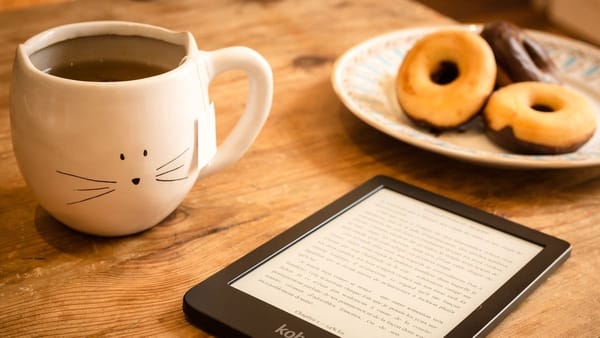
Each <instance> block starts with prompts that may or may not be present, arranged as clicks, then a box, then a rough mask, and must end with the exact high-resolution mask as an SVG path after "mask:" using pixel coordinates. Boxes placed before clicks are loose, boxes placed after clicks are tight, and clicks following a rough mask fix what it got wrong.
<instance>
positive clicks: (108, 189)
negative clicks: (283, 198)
mask: <svg viewBox="0 0 600 338" xmlns="http://www.w3.org/2000/svg"><path fill="white" fill-rule="evenodd" d="M189 149H190V148H189V147H188V148H186V149H185V150H184V151H182V152H181V153H179V154H178V155H177V156H175V157H174V158H172V159H170V160H169V161H167V162H166V163H164V164H162V165H161V166H159V167H158V168H156V169H155V172H156V173H155V176H154V178H155V180H156V181H157V182H177V181H182V180H185V179H187V178H188V176H187V175H185V176H180V177H175V178H164V176H165V175H167V174H170V173H177V172H178V171H179V170H180V169H182V168H184V166H185V164H180V163H179V162H177V161H178V160H180V159H181V158H182V157H183V156H184V155H185V154H186V153H187V152H188V151H189ZM142 155H143V156H144V157H147V156H148V150H147V149H144V151H143V153H142ZM119 158H120V160H121V161H124V160H125V154H124V153H121V154H120V155H119ZM173 165H174V166H175V167H172V166H173ZM56 173H58V174H60V175H64V176H68V177H72V178H74V179H77V180H81V181H84V182H86V183H87V182H94V183H103V184H102V185H100V186H95V187H82V188H75V189H73V190H74V191H77V192H93V193H97V194H95V195H92V196H86V197H84V198H82V199H78V200H75V201H70V202H67V203H66V204H67V205H74V204H79V203H83V202H87V201H91V200H94V199H96V198H99V197H103V196H106V195H108V194H110V193H113V192H115V191H116V190H117V188H116V184H117V183H118V182H117V181H116V180H106V179H97V178H90V177H85V176H82V175H78V174H73V173H69V172H66V171H62V170H56ZM131 183H132V184H133V185H139V184H140V183H141V178H140V177H134V178H132V179H131Z"/></svg>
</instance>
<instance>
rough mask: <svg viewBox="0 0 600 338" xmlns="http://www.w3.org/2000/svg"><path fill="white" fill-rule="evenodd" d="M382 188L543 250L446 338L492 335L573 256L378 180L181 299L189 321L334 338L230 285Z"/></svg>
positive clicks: (222, 328) (225, 332) (563, 246)
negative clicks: (282, 329) (518, 304)
mask: <svg viewBox="0 0 600 338" xmlns="http://www.w3.org/2000/svg"><path fill="white" fill-rule="evenodd" d="M382 188H387V189H390V190H393V191H395V192H398V193H400V194H403V195H405V196H408V197H411V198H414V199H416V200H419V201H422V202H425V203H427V204H430V205H432V206H434V207H437V208H441V209H444V210H447V211H449V212H452V213H455V214H457V215H460V216H462V217H465V218H468V219H471V220H473V221H475V222H478V223H480V224H483V225H486V226H490V227H492V228H495V229H498V230H500V231H502V232H505V233H508V234H511V235H513V236H516V237H518V238H522V239H524V240H527V241H530V242H532V243H535V244H538V245H540V246H542V247H543V250H542V251H540V252H539V253H538V254H537V255H536V256H535V257H534V258H533V259H532V260H531V261H529V262H528V263H527V264H526V265H525V266H524V267H523V268H522V269H521V270H519V271H518V272H517V273H516V274H515V275H514V276H513V277H512V278H510V279H509V280H508V281H507V282H506V283H505V284H503V285H502V287H500V288H499V289H498V290H497V291H496V292H495V293H493V294H492V295H491V296H490V297H489V298H488V299H487V300H486V301H484V302H483V303H482V304H481V305H480V306H479V307H478V308H477V309H476V310H475V311H473V312H472V313H471V314H470V315H469V316H467V317H466V318H465V319H464V320H463V321H462V322H461V323H460V324H459V325H457V326H456V327H455V328H454V329H452V331H450V332H449V333H448V334H447V335H446V337H475V336H479V335H483V334H485V333H486V332H488V331H489V330H490V329H491V328H492V327H493V326H494V325H495V324H496V323H497V322H498V321H499V320H500V319H501V318H503V317H504V316H505V315H506V314H507V312H508V310H509V309H510V308H511V307H512V306H513V305H514V304H515V303H516V302H517V301H518V300H520V299H521V298H522V297H523V296H524V295H526V294H527V293H528V292H530V291H531V290H532V289H533V288H534V287H535V286H536V285H537V283H538V282H540V281H541V280H542V279H543V277H545V276H546V275H547V274H548V273H549V272H550V271H551V270H552V269H553V268H554V267H556V266H557V265H558V264H559V263H560V262H562V261H564V260H565V259H566V258H567V257H568V255H569V253H570V249H571V246H570V244H569V243H567V242H565V241H563V240H561V239H558V238H555V237H552V236H549V235H546V234H544V233H541V232H539V231H536V230H533V229H530V228H527V227H525V226H522V225H520V224H517V223H514V222H512V221H509V220H507V219H504V218H500V217H498V216H495V215H492V214H489V213H487V212H484V211H482V210H479V209H476V208H473V207H469V206H467V205H464V204H462V203H460V202H457V201H454V200H450V199H448V198H446V197H443V196H440V195H437V194H434V193H432V192H429V191H426V190H423V189H420V188H417V187H415V186H412V185H409V184H406V183H403V182H400V181H398V180H396V179H393V178H390V177H386V176H376V177H374V178H372V179H370V180H368V181H367V182H365V183H363V184H362V185H360V186H359V187H357V188H356V189H354V190H352V191H350V192H349V193H347V194H346V195H344V196H342V197H341V198H339V199H337V200H336V201H334V202H333V203H331V204H329V205H327V206H326V207H324V208H323V209H321V210H319V211H317V212H316V213H314V214H313V215H311V216H309V217H307V218H306V219H304V220H303V221H301V222H300V223H298V224H296V225H295V226H293V227H291V228H289V229H288V230H286V231H284V232H283V233H281V234H280V235H278V236H276V237H274V238H273V239H271V240H270V241H268V242H267V243H265V244H263V245H261V246H260V247H258V248H257V249H255V250H253V251H252V252H250V253H249V254H247V255H245V256H244V257H242V258H240V259H239V260H237V261H236V262H234V263H232V264H231V265H229V266H228V267H226V268H225V269H223V270H221V271H219V272H217V273H216V274H214V275H213V276H211V277H209V278H208V279H206V280H205V281H203V282H201V283H200V284H198V285H196V286H195V287H193V288H191V289H190V290H189V291H188V292H187V293H186V294H185V296H184V300H183V310H184V312H185V314H186V315H187V318H188V319H189V321H191V322H192V323H194V324H195V325H197V326H199V327H201V328H202V329H204V330H206V331H207V332H210V333H212V334H215V335H219V336H223V337H248V336H250V337H281V336H280V335H279V334H276V333H275V331H276V330H277V328H278V327H279V326H280V325H282V324H283V323H285V324H286V327H287V328H289V329H291V330H295V331H298V332H300V331H302V332H303V336H304V337H306V338H314V337H336V336H335V335H333V334H331V333H329V332H327V331H325V330H323V329H321V328H319V327H317V326H315V325H313V324H310V323H308V322H306V321H304V320H302V319H300V318H298V317H296V316H294V315H292V314H289V313H286V312H285V311H283V310H280V309H279V308H276V307H274V306H272V305H270V304H268V303H265V302H263V301H261V300H259V299H257V298H255V297H252V296H250V295H248V294H246V293H244V292H242V291H240V290H237V289H235V288H234V287H232V286H231V285H230V284H231V283H232V282H234V281H235V280H236V279H238V278H241V277H242V276H243V275H245V274H246V273H248V272H249V271H251V270H252V269H253V268H255V267H257V266H259V265H260V264H262V263H263V262H264V261H266V260H268V259H269V258H271V257H273V256H274V255H276V254H278V253H279V252H281V251H283V250H285V249H286V248H287V247H289V246H291V245H293V244H294V243H296V242H297V241H299V240H302V239H303V238H304V237H306V236H307V235H309V234H310V233H312V232H313V231H315V230H317V229H319V228H320V227H322V226H324V225H326V224H327V223H328V222H329V221H330V220H331V219H333V218H335V217H337V216H338V215H340V214H341V213H343V212H345V211H346V210H348V209H349V208H352V207H353V206H354V205H355V204H356V203H359V202H360V201H362V200H363V199H364V198H366V197H368V196H370V195H371V194H373V193H374V192H376V191H378V190H379V189H382Z"/></svg>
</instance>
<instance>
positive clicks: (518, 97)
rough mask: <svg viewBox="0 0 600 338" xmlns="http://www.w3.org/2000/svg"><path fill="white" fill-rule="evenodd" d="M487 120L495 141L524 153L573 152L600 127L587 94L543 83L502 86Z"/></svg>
mask: <svg viewBox="0 0 600 338" xmlns="http://www.w3.org/2000/svg"><path fill="white" fill-rule="evenodd" d="M483 119H484V122H485V126H486V131H487V135H488V136H489V137H490V139H491V140H492V141H494V142H495V143H496V144H498V145H500V146H501V147H504V148H506V149H508V150H510V151H513V152H517V153H523V154H561V153H568V152H572V151H575V150H577V149H578V148H579V147H581V146H582V145H583V144H584V143H585V142H587V141H588V140H589V139H590V138H591V137H592V135H593V134H594V131H595V130H596V113H595V111H594V108H593V107H592V104H591V103H590V102H589V101H588V99H587V98H586V97H584V96H583V95H582V94H580V93H578V92H576V91H574V90H571V89H569V88H567V87H564V86H561V85H557V84H550V83H543V82H518V83H514V84H511V85H508V86H505V87H503V88H500V89H499V90H497V91H496V92H494V94H492V96H491V97H490V99H489V101H488V103H487V105H486V107H485V108H484V112H483Z"/></svg>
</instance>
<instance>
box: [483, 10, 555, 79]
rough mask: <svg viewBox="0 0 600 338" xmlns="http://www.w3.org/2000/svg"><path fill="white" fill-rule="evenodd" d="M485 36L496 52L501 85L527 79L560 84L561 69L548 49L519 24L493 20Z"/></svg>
mask: <svg viewBox="0 0 600 338" xmlns="http://www.w3.org/2000/svg"><path fill="white" fill-rule="evenodd" d="M481 36H482V37H483V38H484V39H485V40H486V41H487V43H488V44H489V45H490V47H492V51H494V57H495V58H496V64H497V66H498V78H497V81H496V84H497V85H498V87H502V86H506V85H508V84H510V83H514V82H523V81H540V82H548V83H556V84H560V80H559V71H558V68H557V67H556V65H555V64H554V62H553V61H552V59H550V57H549V56H548V54H547V53H546V51H545V49H544V48H543V47H542V46H541V45H540V44H538V43H537V42H536V41H535V40H534V39H533V38H531V37H529V36H528V35H526V34H525V33H524V32H523V31H522V30H521V29H519V27H517V26H515V25H513V24H511V23H508V22H506V21H497V22H490V23H488V24H486V25H485V26H484V27H483V29H482V31H481Z"/></svg>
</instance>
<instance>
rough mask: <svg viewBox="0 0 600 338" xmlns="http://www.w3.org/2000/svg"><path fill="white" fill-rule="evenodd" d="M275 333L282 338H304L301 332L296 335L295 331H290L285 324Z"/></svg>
mask: <svg viewBox="0 0 600 338" xmlns="http://www.w3.org/2000/svg"><path fill="white" fill-rule="evenodd" d="M275 333H279V335H281V336H284V337H285V338H306V337H305V336H304V334H303V332H302V331H300V332H298V333H296V331H292V330H290V329H288V328H287V324H283V325H281V326H280V327H279V328H277V330H275Z"/></svg>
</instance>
